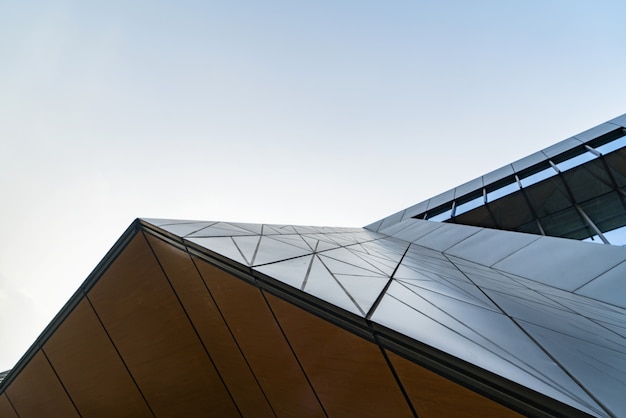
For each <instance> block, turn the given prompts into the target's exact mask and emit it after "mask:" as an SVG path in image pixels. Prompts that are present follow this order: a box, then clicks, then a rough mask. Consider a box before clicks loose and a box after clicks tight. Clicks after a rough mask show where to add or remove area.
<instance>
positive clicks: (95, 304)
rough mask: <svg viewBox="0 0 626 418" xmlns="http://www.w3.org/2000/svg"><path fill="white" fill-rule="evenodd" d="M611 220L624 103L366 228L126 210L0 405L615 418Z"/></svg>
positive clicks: (6, 383)
mask: <svg viewBox="0 0 626 418" xmlns="http://www.w3.org/2000/svg"><path fill="white" fill-rule="evenodd" d="M625 228H626V115H623V116H621V117H618V118H616V119H613V120H611V121H609V122H607V123H604V124H602V125H600V126H597V127H595V128H593V129H590V130H588V131H586V132H583V133H581V134H579V135H576V136H574V137H572V138H568V139H566V140H564V141H561V142H559V143H557V144H555V145H553V146H551V147H549V148H547V149H545V150H542V151H539V152H537V153H535V154H532V155H530V156H528V157H526V158H523V159H521V160H519V161H516V162H514V163H512V164H510V165H507V166H505V167H502V168H501V169H498V170H496V171H493V172H491V173H488V174H486V175H484V176H482V177H480V178H478V179H475V180H472V181H470V182H468V183H466V184H464V185H461V186H459V187H457V188H455V189H453V190H450V191H448V192H445V193H442V194H441V195H439V196H435V197H433V198H431V199H429V200H428V201H425V202H421V203H418V204H416V205H414V206H411V207H410V208H407V209H405V210H402V211H400V212H397V213H395V214H393V215H391V216H389V217H386V218H384V219H382V220H379V221H377V222H374V223H372V224H371V225H368V226H366V227H364V228H328V227H310V226H295V225H266V224H264V225H257V224H242V223H230V222H204V221H174V220H162V219H138V220H136V221H135V222H133V224H132V225H131V226H130V227H129V228H128V230H127V231H126V232H125V233H124V234H123V235H122V236H121V238H120V239H119V240H118V242H117V243H116V244H115V245H114V247H113V248H112V249H111V250H110V252H109V253H108V254H107V255H106V256H105V257H104V259H103V260H102V261H101V263H100V264H99V265H98V266H97V268H96V269H95V270H94V271H93V273H92V274H91V275H90V276H89V277H88V278H87V280H86V281H85V282H84V284H83V285H82V286H81V287H80V289H78V291H77V292H76V293H75V294H74V296H73V297H72V298H71V299H70V300H69V301H68V303H67V304H66V306H65V307H64V308H63V309H62V310H61V312H60V313H59V314H58V315H57V316H56V318H55V319H54V320H53V321H52V322H51V323H50V325H49V326H48V327H47V328H46V330H45V331H44V332H43V333H42V335H41V336H40V337H39V338H38V339H37V341H35V343H34V344H33V345H32V347H31V348H30V349H29V351H28V352H27V353H26V354H25V355H24V356H23V358H22V359H21V360H20V361H19V362H18V364H17V365H16V366H15V368H13V369H12V370H11V371H10V372H9V373H8V374H7V375H6V377H5V378H4V380H2V381H0V417H41V416H48V417H49V416H62V417H71V416H85V417H90V416H106V417H111V416H131V417H138V416H159V417H161V416H164V417H173V416H220V417H221V416H253V417H264V416H281V417H283V416H284V417H295V416H298V417H303V416H339V417H345V416H347V417H354V416H362V417H364V416H373V417H390V416H393V417H402V416H409V417H410V416H419V417H452V416H459V417H468V416H481V417H490V416H491V417H504V416H523V415H526V416H567V417H572V416H602V417H616V416H626V396H624V394H626V378H625V376H626V297H625V295H626V248H625V247H623V245H624V244H626V234H625V233H624V229H625ZM0 379H1V377H0Z"/></svg>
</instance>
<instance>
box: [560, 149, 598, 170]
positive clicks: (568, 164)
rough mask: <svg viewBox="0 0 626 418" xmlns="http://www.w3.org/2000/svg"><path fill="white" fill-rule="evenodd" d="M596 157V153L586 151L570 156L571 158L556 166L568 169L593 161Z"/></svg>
mask: <svg viewBox="0 0 626 418" xmlns="http://www.w3.org/2000/svg"><path fill="white" fill-rule="evenodd" d="M594 158H596V156H595V155H593V154H592V153H590V152H585V153H582V154H580V155H577V156H575V157H573V158H570V159H569V160H565V161H563V162H560V163H558V164H557V165H556V166H557V167H558V169H559V170H561V171H567V170H569V169H570V168H574V167H578V166H579V165H582V164H584V163H586V162H588V161H591V160H593V159H594Z"/></svg>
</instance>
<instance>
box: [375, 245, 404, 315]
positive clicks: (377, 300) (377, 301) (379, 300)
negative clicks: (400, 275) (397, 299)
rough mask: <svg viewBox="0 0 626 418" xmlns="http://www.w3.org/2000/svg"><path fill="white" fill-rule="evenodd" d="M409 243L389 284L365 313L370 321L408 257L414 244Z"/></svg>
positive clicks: (390, 277)
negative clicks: (405, 258)
mask: <svg viewBox="0 0 626 418" xmlns="http://www.w3.org/2000/svg"><path fill="white" fill-rule="evenodd" d="M407 244H408V245H407V246H406V250H404V254H402V257H401V258H400V261H398V264H397V265H396V268H394V269H393V272H392V273H391V276H389V280H388V281H387V284H386V285H385V287H384V288H383V290H382V291H381V292H380V294H379V295H378V297H377V298H376V300H375V301H374V304H372V307H371V308H370V310H369V311H368V312H367V315H365V319H366V320H368V321H369V320H371V318H372V315H374V311H375V310H376V308H378V305H379V304H380V302H381V301H382V300H383V297H384V296H385V294H386V293H387V290H388V289H389V286H391V283H392V282H393V276H395V275H396V272H397V271H398V268H399V267H400V265H401V264H402V261H403V260H404V257H406V255H407V253H408V252H409V248H411V245H413V244H412V243H410V242H408V241H407Z"/></svg>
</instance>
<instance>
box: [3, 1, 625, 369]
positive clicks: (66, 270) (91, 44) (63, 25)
mask: <svg viewBox="0 0 626 418" xmlns="http://www.w3.org/2000/svg"><path fill="white" fill-rule="evenodd" d="M625 14H626V3H625V2H623V1H609V0H606V1H605V0H600V1H596V2H589V1H576V0H567V1H561V0H527V1H524V2H504V1H496V0H491V1H487V0H476V1H471V2H468V1H464V0H457V1H438V2H434V1H429V2H426V1H418V0H412V1H408V0H407V1H404V0H397V1H396V0H392V1H372V0H359V1H353V0H343V1H341V0H340V1H337V0H333V1H330V0H319V1H314V2H313V1H309V2H304V1H293V0H289V1H288V0H284V1H274V0H266V1H262V2H260V1H248V0H238V1H211V0H207V1H192V0H179V1H176V2H173V1H170V2H166V1H155V0H153V1H142V0H125V1H115V0H109V1H96V0H94V1H89V2H85V1H78V0H68V1H55V0H50V1H29V0H25V1H20V2H2V3H1V4H0V196H1V198H0V199H1V200H0V371H2V370H6V369H10V368H12V367H13V366H14V364H15V363H16V362H17V361H18V360H19V358H20V357H21V355H22V354H24V352H25V351H26V350H27V349H28V347H29V346H30V345H31V344H32V343H33V342H34V341H35V339H36V338H37V336H38V335H39V334H40V333H41V331H42V330H43V329H44V328H45V326H46V325H47V324H48V323H49V322H50V320H51V319H52V318H53V317H54V315H55V314H56V313H57V312H58V311H59V310H60V309H61V307H62V306H63V304H64V303H65V302H66V301H67V300H68V299H69V298H70V296H71V295H72V294H73V293H74V292H75V291H76V289H78V287H79V285H80V284H81V283H82V282H83V281H84V280H85V278H86V277H87V275H88V274H89V273H90V272H91V270H92V269H93V268H94V267H95V266H96V264H97V263H98V262H99V261H100V260H101V259H102V257H103V256H104V255H105V254H106V252H107V251H108V250H109V248H110V247H111V246H112V245H113V244H114V242H115V241H116V239H117V238H118V237H119V236H120V235H121V234H122V233H123V232H124V230H125V229H126V228H127V227H128V226H129V225H130V223H131V222H132V221H133V220H134V219H135V218H137V217H150V218H172V219H200V220H215V221H217V220H221V221H234V222H256V223H282V224H302V225H327V226H363V225H366V224H369V223H371V222H373V221H376V220H378V219H380V218H383V217H385V216H387V215H389V214H391V213H393V212H396V211H398V210H401V209H404V208H405V207H408V206H410V205H412V204H415V203H418V202H420V201H423V200H425V199H427V198H429V197H431V196H433V195H436V194H439V193H441V192H443V191H446V190H448V189H450V188H453V187H455V186H457V185H459V184H461V183H464V182H466V181H468V180H471V179H473V178H475V177H478V176H480V175H482V174H485V173H487V172H489V171H492V170H494V169H496V168H498V167H501V166H503V165H505V164H507V163H510V162H512V161H514V160H517V159H519V158H522V157H524V156H526V155H528V154H531V153H533V152H535V151H537V150H539V149H542V148H545V147H547V146H549V145H551V144H553V143H555V142H557V141H560V140H562V139H565V138H567V137H570V136H572V135H575V134H577V133H579V132H581V131H584V130H586V129H588V128H591V127H593V126H595V125H598V124H600V123H602V122H605V121H607V120H609V119H612V118H614V117H616V116H619V115H621V114H623V113H626V102H625V98H626V80H625V78H624V73H625V68H626V54H624V45H626V26H625V25H624V24H623V16H624V15H625Z"/></svg>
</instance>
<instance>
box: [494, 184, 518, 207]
mask: <svg viewBox="0 0 626 418" xmlns="http://www.w3.org/2000/svg"><path fill="white" fill-rule="evenodd" d="M518 190H519V186H518V185H517V182H515V183H510V184H507V185H505V186H502V187H500V188H499V189H496V190H494V191H492V192H489V193H487V202H493V201H494V200H497V199H500V198H501V197H504V196H506V195H509V194H511V193H515V192H516V191H518Z"/></svg>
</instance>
